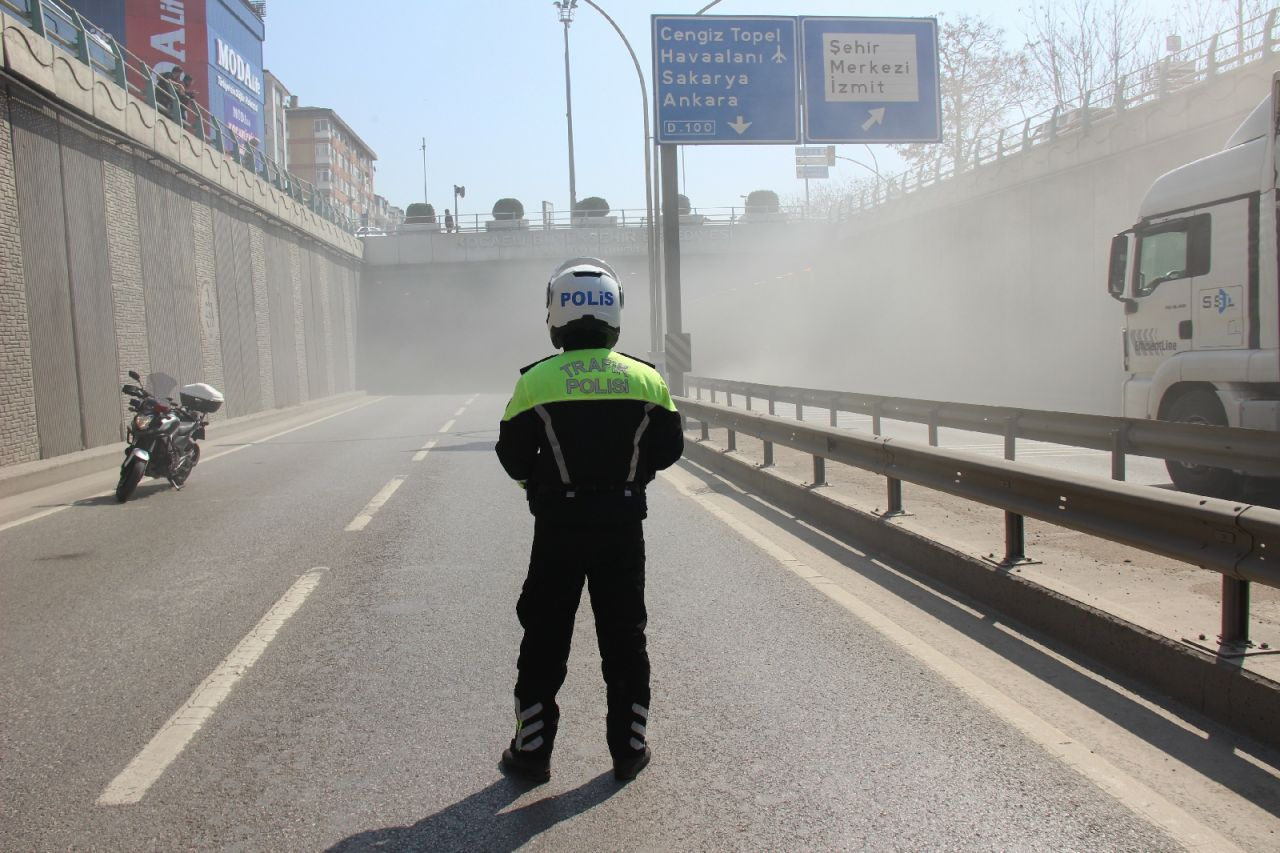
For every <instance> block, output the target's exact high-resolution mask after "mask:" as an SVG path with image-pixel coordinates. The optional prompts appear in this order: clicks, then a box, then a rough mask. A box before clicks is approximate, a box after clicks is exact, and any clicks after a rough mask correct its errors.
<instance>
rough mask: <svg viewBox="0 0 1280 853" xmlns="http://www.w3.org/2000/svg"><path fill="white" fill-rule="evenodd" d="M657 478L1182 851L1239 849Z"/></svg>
mask: <svg viewBox="0 0 1280 853" xmlns="http://www.w3.org/2000/svg"><path fill="white" fill-rule="evenodd" d="M662 477H663V479H665V480H666V481H667V482H669V483H671V484H672V485H673V486H674V487H675V488H676V490H677V491H679V492H680V493H681V494H682V495H684V496H685V497H688V498H691V499H692V500H694V501H696V502H697V503H699V504H700V505H701V506H702V507H703V508H704V509H705V510H706V511H707V512H709V513H711V514H712V515H713V516H715V517H716V518H718V519H720V521H722V522H724V523H725V525H727V526H728V527H730V528H731V529H732V530H733V531H734V532H736V533H737V534H738V535H739V536H741V537H743V538H744V539H746V540H747V541H748V542H751V543H752V544H754V545H755V546H756V547H758V548H760V550H762V551H764V552H765V553H766V554H768V555H769V556H771V557H773V558H774V559H775V560H777V561H778V562H779V563H781V564H782V565H783V566H784V567H785V568H786V569H788V570H789V571H791V572H792V573H793V574H795V575H797V576H798V577H800V578H802V579H804V580H805V581H806V582H807V583H809V585H810V586H812V587H813V588H814V589H816V590H818V591H819V592H821V593H822V594H823V595H825V596H827V598H829V599H831V600H832V601H834V602H835V603H836V604H839V605H840V606H841V607H843V608H844V609H845V610H847V611H849V612H850V613H851V614H853V615H854V616H855V617H857V618H858V619H859V620H861V621H863V622H865V623H866V624H868V625H870V626H871V627H872V628H874V629H875V630H876V631H877V632H878V633H880V634H881V635H882V636H884V637H885V638H887V639H889V640H891V641H892V642H894V643H895V644H897V645H898V646H900V647H901V648H902V649H903V650H905V651H906V652H907V653H908V654H910V655H912V656H913V657H915V658H916V659H917V660H919V661H920V662H921V663H923V664H924V665H925V666H927V667H929V668H930V669H932V670H933V671H934V672H936V673H938V674H939V675H941V676H942V677H943V678H945V679H946V680H947V681H950V682H951V683H952V684H953V685H955V686H956V687H957V688H959V689H960V690H962V691H964V692H965V693H967V694H969V695H970V696H972V697H973V698H974V699H976V700H977V701H978V702H980V703H982V705H983V706H984V707H986V708H987V709H988V710H990V711H991V712H992V713H994V714H996V715H997V716H999V717H1001V718H1003V719H1004V720H1005V721H1006V722H1008V723H1009V724H1011V725H1012V726H1014V727H1015V728H1017V729H1018V730H1019V731H1021V732H1022V733H1023V734H1024V735H1026V736H1027V737H1028V738H1029V739H1030V740H1032V741H1033V742H1035V743H1036V744H1037V745H1039V746H1040V748H1041V749H1043V750H1045V751H1046V752H1048V753H1050V754H1051V755H1053V756H1054V757H1055V758H1057V759H1058V760H1059V761H1061V762H1062V763H1064V764H1066V765H1067V766H1068V767H1071V768H1073V769H1074V770H1075V771H1076V772H1077V773H1080V774H1081V775H1082V776H1084V777H1085V778H1086V779H1089V780H1090V781H1091V782H1093V783H1094V784H1095V785H1097V786H1098V787H1099V788H1101V789H1102V790H1103V791H1105V792H1106V793H1107V794H1109V795H1110V796H1111V797H1112V798H1113V799H1115V800H1117V801H1119V802H1120V803H1123V804H1124V805H1125V806H1126V807H1127V808H1129V809H1130V810H1131V811H1133V812H1135V813H1137V814H1138V815H1141V816H1142V817H1144V818H1146V819H1147V820H1148V821H1150V822H1151V823H1153V824H1155V825H1156V826H1158V827H1160V828H1161V829H1163V830H1164V831H1165V832H1167V833H1169V835H1171V836H1173V838H1174V839H1175V840H1177V841H1178V842H1179V843H1181V844H1182V845H1183V846H1184V847H1186V848H1187V849H1188V850H1193V851H1204V853H1216V852H1217V851H1240V848H1239V847H1237V846H1236V845H1235V844H1233V843H1232V842H1231V841H1230V840H1229V839H1227V838H1226V837H1225V836H1222V835H1219V834H1218V833H1217V832H1215V831H1214V830H1213V829H1211V828H1210V827H1208V826H1206V825H1205V824H1203V823H1201V822H1200V821H1198V820H1196V819H1195V817H1193V816H1192V815H1191V814H1189V813H1187V812H1186V811H1184V810H1182V809H1181V808H1179V807H1178V806H1177V805H1175V804H1174V803H1172V802H1171V801H1169V800H1167V799H1165V798H1164V797H1162V796H1160V794H1158V793H1156V791H1155V790H1154V789H1152V788H1150V787H1148V786H1147V785H1144V784H1142V783H1141V782H1140V781H1138V780H1137V779H1135V778H1134V777H1132V776H1130V775H1128V774H1127V773H1125V772H1124V771H1123V770H1121V769H1120V768H1119V767H1116V766H1115V765H1114V764H1112V763H1111V762H1109V761H1107V760H1106V759H1105V758H1103V757H1102V756H1100V755H1097V754H1095V753H1094V752H1093V751H1092V750H1091V749H1089V746H1088V745H1087V744H1084V743H1081V742H1079V741H1078V740H1076V739H1075V738H1072V737H1071V736H1070V735H1068V734H1066V733H1065V732H1063V731H1062V730H1061V729H1059V728H1057V727H1056V726H1054V725H1053V724H1052V723H1049V722H1048V721H1047V720H1044V719H1042V718H1041V717H1039V716H1037V715H1036V714H1035V713H1034V712H1033V711H1031V710H1030V709H1029V708H1027V707H1026V706H1024V705H1021V704H1019V703H1018V702H1017V701H1016V700H1014V699H1013V698H1011V697H1009V696H1007V695H1005V694H1004V693H1001V692H1000V691H999V690H998V689H996V688H995V687H993V686H992V685H991V684H989V683H987V682H986V681H983V680H982V679H981V678H979V677H978V676H977V675H975V674H974V673H972V672H970V671H969V670H967V669H965V668H964V667H963V666H962V665H960V664H958V663H956V662H955V661H954V660H952V659H951V658H949V657H947V656H946V655H945V654H943V653H942V652H940V651H938V650H937V649H935V648H934V647H932V646H930V645H929V644H928V643H926V642H925V641H923V640H921V639H919V638H918V637H916V635H914V634H913V633H911V632H910V631H908V630H906V629H905V628H903V627H902V626H900V625H898V623H896V622H894V621H892V620H891V619H889V617H887V616H885V615H883V614H882V613H880V611H878V610H876V609H875V608H873V607H871V606H869V605H867V604H864V603H863V602H862V601H861V600H860V599H858V598H857V596H855V595H854V594H853V593H851V592H849V591H848V590H846V589H845V588H844V587H842V586H840V585H839V584H837V583H836V582H835V581H833V580H831V579H830V578H828V577H827V576H826V575H824V574H822V573H821V572H819V571H817V570H816V569H813V568H811V567H810V566H808V565H806V564H805V563H803V562H801V561H800V560H799V559H798V558H797V557H795V556H794V555H793V554H791V552H789V551H787V550H786V549H785V548H783V547H782V546H781V545H779V544H778V543H776V542H774V541H773V540H771V539H769V538H768V537H766V536H765V535H764V534H762V533H760V532H759V531H757V530H756V529H755V528H753V527H751V526H750V525H748V524H747V523H746V522H744V521H740V520H739V519H738V518H736V517H735V516H733V515H732V514H730V513H729V512H727V511H726V510H723V509H721V508H720V507H719V506H717V505H716V504H715V503H714V502H713V501H712V500H711V496H710V495H707V494H700V493H698V492H695V491H694V489H695V488H696V486H695V485H693V483H695V482H696V481H694V480H693V478H692V476H691V475H688V474H685V473H684V472H673V471H671V470H668V471H664V472H662Z"/></svg>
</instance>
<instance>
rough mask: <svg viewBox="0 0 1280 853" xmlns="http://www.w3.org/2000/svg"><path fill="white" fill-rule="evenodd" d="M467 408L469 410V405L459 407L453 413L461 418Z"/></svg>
mask: <svg viewBox="0 0 1280 853" xmlns="http://www.w3.org/2000/svg"><path fill="white" fill-rule="evenodd" d="M466 410H467V407H466V406H462V407H461V408H459V409H458V411H456V412H454V413H453V416H454V417H455V418H460V417H462V413H463V412H465V411H466Z"/></svg>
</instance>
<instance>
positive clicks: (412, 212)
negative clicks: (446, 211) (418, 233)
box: [404, 201, 436, 225]
mask: <svg viewBox="0 0 1280 853" xmlns="http://www.w3.org/2000/svg"><path fill="white" fill-rule="evenodd" d="M435 221H436V209H435V208H434V207H432V206H431V205H430V204H424V203H423V202H420V201H417V202H414V203H413V204H411V205H409V206H408V207H407V208H406V209H405V211H404V224H405V225H421V224H424V223H426V224H430V223H433V222H435Z"/></svg>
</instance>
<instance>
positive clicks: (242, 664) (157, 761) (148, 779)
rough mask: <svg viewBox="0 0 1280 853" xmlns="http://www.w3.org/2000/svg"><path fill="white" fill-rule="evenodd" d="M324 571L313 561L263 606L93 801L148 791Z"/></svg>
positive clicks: (133, 797)
mask: <svg viewBox="0 0 1280 853" xmlns="http://www.w3.org/2000/svg"><path fill="white" fill-rule="evenodd" d="M328 570H329V569H328V567H327V566H318V567H316V568H314V569H312V570H311V571H309V572H307V573H306V574H305V575H303V576H302V577H300V578H298V579H297V580H296V581H294V584H293V586H291V587H289V591H288V592H286V593H285V594H284V595H283V596H281V598H280V600H279V601H277V602H276V603H275V605H274V606H273V607H272V608H271V609H270V610H268V611H267V615H266V616H263V617H262V619H261V620H259V622H258V624H257V625H255V626H254V627H253V630H252V631H250V632H249V633H248V634H246V635H245V637H244V639H242V640H241V641H240V643H239V644H238V645H237V646H236V647H235V648H234V649H232V650H231V654H229V655H227V657H226V659H224V660H223V661H222V663H220V664H218V667H217V669H215V670H214V671H213V672H212V673H210V674H209V677H208V678H206V679H205V680H204V681H203V682H201V684H200V686H199V687H197V688H196V689H195V692H194V693H192V694H191V696H190V697H189V698H188V699H187V701H186V702H185V703H183V705H182V707H180V708H179V709H178V710H177V711H176V712H175V713H174V715H173V716H172V717H170V718H169V721H168V722H167V723H165V724H164V725H163V726H161V727H160V731H158V732H156V735H155V737H153V738H151V742H150V743H148V744H147V745H146V746H145V747H143V748H142V751H141V752H139V753H138V754H137V755H136V756H134V758H133V760H132V761H130V762H129V764H128V765H127V766H126V767H125V768H124V770H122V771H120V775H119V776H117V777H116V778H115V779H114V780H113V781H112V782H111V784H110V785H108V786H107V787H106V790H104V791H103V792H102V795H101V796H99V797H98V801H97V802H98V805H100V806H126V805H131V804H133V803H137V802H139V801H140V800H141V799H142V798H143V797H144V796H145V795H146V793H147V790H148V789H149V788H150V787H151V786H152V784H154V783H155V781H156V780H157V779H159V778H160V776H161V774H163V773H164V771H165V770H166V769H167V768H168V767H169V765H170V764H172V763H173V760H174V759H175V758H177V757H178V755H179V754H181V753H182V750H183V749H185V748H186V746H187V744H188V743H190V742H191V739H192V738H193V737H195V735H196V732H198V731H200V729H201V727H202V726H204V724H205V723H206V722H208V721H209V718H210V717H212V716H213V712H214V711H216V710H217V708H218V705H220V704H221V703H222V700H223V699H226V698H227V695H228V694H229V693H231V688H233V687H235V686H236V683H237V682H238V681H239V680H240V679H241V678H243V677H244V674H245V673H246V672H248V671H249V669H250V667H252V666H253V665H254V663H256V662H257V660H258V658H260V657H262V653H263V652H264V651H266V649H267V646H268V645H270V644H271V641H272V640H274V639H275V637H276V634H277V633H278V632H279V631H280V628H281V627H282V626H283V625H284V623H285V622H287V621H288V620H289V617H290V616H292V615H293V614H294V613H296V612H297V611H298V608H299V607H301V606H302V603H303V602H304V601H306V600H307V596H308V595H310V594H311V592H312V590H314V589H315V588H316V586H317V585H318V584H319V583H320V577H321V575H323V574H324V573H325V572H327V571H328Z"/></svg>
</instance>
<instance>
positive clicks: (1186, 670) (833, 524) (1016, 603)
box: [684, 441, 1280, 748]
mask: <svg viewBox="0 0 1280 853" xmlns="http://www.w3.org/2000/svg"><path fill="white" fill-rule="evenodd" d="M684 455H685V458H686V459H688V460H689V461H691V462H694V463H696V464H698V465H701V466H702V467H704V468H706V469H708V470H709V471H711V472H712V473H714V474H717V475H719V476H722V477H724V478H725V479H727V480H730V481H732V482H733V483H734V484H736V485H738V486H740V487H743V488H746V489H749V490H750V491H752V492H754V493H755V494H757V495H759V496H760V497H762V498H764V499H765V500H767V501H769V502H770V503H773V504H775V505H776V506H779V507H782V508H784V509H786V510H787V511H788V512H793V513H795V514H796V515H799V516H802V517H804V518H805V519H807V520H808V521H810V522H812V523H813V524H815V525H817V526H819V527H821V528H822V529H824V530H825V531H827V532H828V533H830V534H832V535H834V536H836V537H837V538H840V539H842V540H843V541H845V542H847V543H848V544H850V545H854V546H856V547H858V548H860V549H863V550H865V549H870V550H872V551H874V552H877V553H879V554H881V555H884V556H886V557H889V558H891V559H892V560H895V561H898V562H901V563H904V564H906V565H908V566H910V567H912V568H913V569H915V570H917V571H919V572H922V573H924V574H926V575H928V576H929V577H931V578H933V579H934V580H937V581H940V582H942V583H944V584H946V585H947V586H950V587H952V588H953V589H956V590H959V591H960V592H963V593H964V594H966V595H969V596H971V597H972V598H974V599H977V600H978V601H981V602H983V603H985V604H987V605H989V606H991V607H994V608H996V609H998V610H1000V611H1001V612H1003V613H1005V614H1007V615H1009V616H1011V617H1013V618H1014V619H1017V620H1018V621H1019V622H1021V623H1022V624H1024V625H1026V626H1028V627H1030V628H1033V629H1035V630H1037V631H1041V632H1043V633H1045V634H1047V635H1049V636H1051V637H1053V638H1055V639H1057V640H1060V641H1062V642H1064V643H1066V644H1068V645H1070V646H1072V647H1073V648H1075V649H1077V650H1079V651H1081V652H1083V653H1084V654H1086V655H1089V656H1090V657H1092V658H1094V659H1095V660H1097V661H1099V662H1101V663H1103V664H1105V665H1106V666H1108V667H1111V668H1113V669H1115V670H1117V671H1119V672H1123V673H1124V674H1126V675H1128V676H1130V677H1132V678H1134V679H1136V680H1138V681H1140V682H1142V683H1144V684H1147V685H1149V686H1150V687H1152V688H1154V689H1156V690H1158V691H1160V692H1161V693H1163V694H1164V695H1166V696H1169V697H1171V698H1173V699H1176V700H1178V701H1179V702H1182V703H1183V704H1185V705H1187V706H1189V707H1190V708H1192V709H1194V710H1196V711H1199V712H1200V713H1202V714H1204V715H1205V716H1208V717H1210V718H1212V719H1214V720H1216V721H1218V722H1220V723H1222V724H1223V725H1226V726H1228V727H1230V728H1231V729H1233V730H1235V731H1238V732H1240V733H1242V734H1245V735H1248V736H1249V737H1252V738H1254V739H1256V740H1258V741H1260V742H1262V743H1265V744H1268V745H1269V746H1272V747H1277V748H1280V728H1278V727H1277V726H1276V724H1275V722H1276V720H1280V683H1277V682H1275V681H1272V680H1270V679H1268V678H1265V677H1263V676H1261V675H1258V674H1256V673H1253V672H1249V671H1247V670H1244V669H1241V668H1240V667H1238V666H1234V665H1232V664H1230V663H1227V662H1224V661H1221V660H1218V659H1217V658H1216V657H1214V656H1212V655H1209V654H1206V653H1204V652H1201V651H1199V650H1197V649H1194V648H1192V647H1190V646H1186V645H1184V644H1182V643H1178V642H1176V641H1174V640H1172V639H1170V638H1168V637H1164V636H1161V635H1159V634H1156V633H1154V632H1152V631H1149V630H1147V629H1146V628H1142V627H1140V626H1138V625H1134V624H1133V623H1131V622H1127V621H1125V620H1124V619H1121V618H1119V617H1118V616H1114V615H1112V614H1110V613H1106V612H1104V611H1102V610H1099V609H1098V608H1096V607H1091V606H1089V605H1087V604H1083V603H1081V602H1079V601H1075V600H1074V599H1071V598H1068V597H1066V596H1064V595H1062V594H1061V593H1058V592H1055V591H1053V590H1050V589H1047V588H1046V587H1043V586H1040V585H1039V584H1036V583H1034V582H1032V581H1030V580H1028V579H1026V578H1024V577H1022V576H1021V575H1017V574H1013V573H1011V572H1006V571H1003V570H1001V569H999V568H997V567H994V566H992V565H990V564H988V563H985V562H983V561H982V560H979V559H977V558H975V557H971V556H969V555H967V554H964V553H961V552H959V551H956V550H954V549H952V548H949V547H947V546H945V545H942V544H940V543H938V542H934V541H932V540H930V539H926V538H925V537H923V536H920V535H919V534H917V533H913V532H912V531H909V530H906V529H904V528H901V527H898V526H895V525H893V524H890V523H887V522H885V521H883V520H881V519H880V518H878V517H877V516H874V515H871V514H869V513H866V512H862V511H861V510H858V509H854V508H853V507H850V506H848V505H846V504H843V503H840V502H839V501H836V500H833V499H832V498H830V497H828V496H826V495H824V494H822V493H821V492H818V491H814V490H812V489H809V488H806V487H805V486H803V485H801V484H799V483H795V482H792V481H791V480H788V479H786V478H785V477H782V476H779V475H778V474H776V473H773V472H772V471H769V470H768V469H764V468H757V467H755V466H754V465H745V464H743V463H742V462H740V461H738V460H735V459H734V458H733V457H731V456H730V455H728V454H726V453H724V452H722V451H720V450H718V449H715V448H713V447H708V446H706V445H703V444H699V443H695V442H691V441H688V442H686V443H685V453H684Z"/></svg>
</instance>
